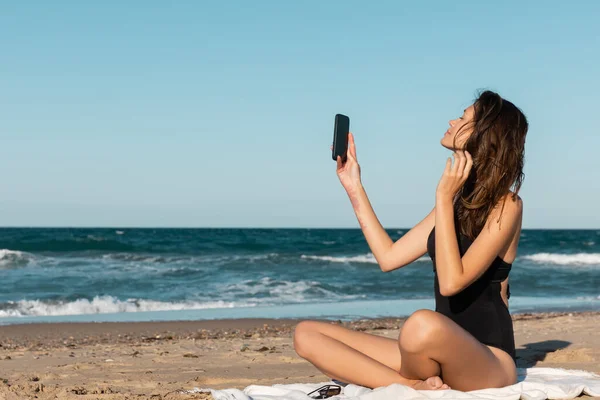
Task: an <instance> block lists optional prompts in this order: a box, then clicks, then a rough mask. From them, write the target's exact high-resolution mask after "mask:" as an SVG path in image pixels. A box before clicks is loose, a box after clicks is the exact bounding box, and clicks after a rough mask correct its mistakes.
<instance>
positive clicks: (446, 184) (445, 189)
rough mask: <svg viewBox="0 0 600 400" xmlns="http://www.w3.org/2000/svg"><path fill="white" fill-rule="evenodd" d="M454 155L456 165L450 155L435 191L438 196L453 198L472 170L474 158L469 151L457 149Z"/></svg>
mask: <svg viewBox="0 0 600 400" xmlns="http://www.w3.org/2000/svg"><path fill="white" fill-rule="evenodd" d="M452 155H453V156H454V165H452V159H451V158H450V157H448V159H447V160H446V168H445V169H444V174H443V175H442V179H440V182H439V183H438V186H437V190H436V192H435V195H436V198H439V199H453V198H454V195H455V194H456V192H458V190H459V189H460V188H461V187H462V185H463V184H464V183H465V181H466V180H467V178H468V177H469V173H470V172H471V167H472V166H473V159H472V158H471V154H470V153H469V152H468V151H463V150H456V151H455V152H454V153H452Z"/></svg>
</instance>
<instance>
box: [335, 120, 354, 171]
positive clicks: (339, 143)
mask: <svg viewBox="0 0 600 400" xmlns="http://www.w3.org/2000/svg"><path fill="white" fill-rule="evenodd" d="M348 132H350V118H348V117H347V116H345V115H343V114H336V115H335V123H334V125H333V152H332V154H331V157H332V158H333V161H337V156H340V157H341V158H342V162H346V152H347V151H348Z"/></svg>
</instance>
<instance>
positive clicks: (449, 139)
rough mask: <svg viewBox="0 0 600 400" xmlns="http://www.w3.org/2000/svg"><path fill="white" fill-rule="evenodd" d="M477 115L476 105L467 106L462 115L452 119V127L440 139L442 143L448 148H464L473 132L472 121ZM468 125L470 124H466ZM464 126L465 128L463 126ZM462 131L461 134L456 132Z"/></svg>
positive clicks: (450, 122)
mask: <svg viewBox="0 0 600 400" xmlns="http://www.w3.org/2000/svg"><path fill="white" fill-rule="evenodd" d="M474 116H475V107H474V106H473V105H470V106H469V107H467V108H466V109H465V111H464V113H463V115H461V116H460V117H458V118H456V119H452V120H450V121H449V122H448V123H449V124H450V128H448V130H447V131H446V133H444V137H443V138H442V140H441V141H440V143H441V145H442V146H444V147H445V148H447V149H448V150H453V151H454V150H464V145H465V142H466V141H467V139H468V138H469V136H471V133H473V127H472V124H471V122H472V121H473V117H474ZM465 125H468V126H465ZM463 126H464V128H463ZM459 131H460V135H459V136H456V134H457V133H458V132H459ZM455 136H456V138H457V139H456V147H454V137H455Z"/></svg>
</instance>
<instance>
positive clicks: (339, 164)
mask: <svg viewBox="0 0 600 400" xmlns="http://www.w3.org/2000/svg"><path fill="white" fill-rule="evenodd" d="M336 164H337V169H338V171H339V170H340V169H342V157H340V156H337V160H336Z"/></svg>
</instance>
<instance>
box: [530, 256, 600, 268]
mask: <svg viewBox="0 0 600 400" xmlns="http://www.w3.org/2000/svg"><path fill="white" fill-rule="evenodd" d="M519 258H521V259H525V260H531V261H534V262H537V263H545V264H557V265H600V253H576V254H561V253H536V254H530V255H526V256H521V257H519Z"/></svg>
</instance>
